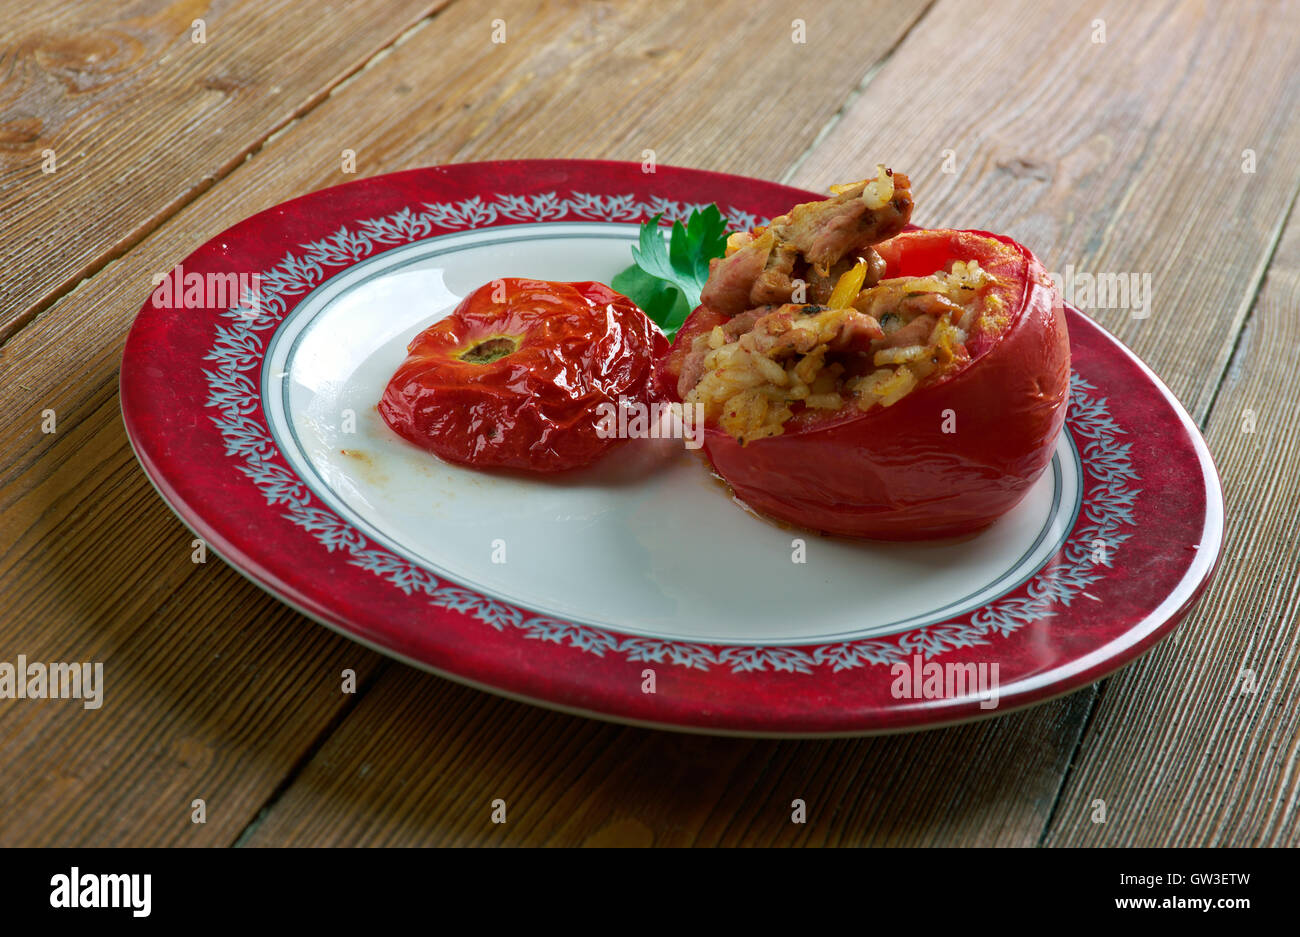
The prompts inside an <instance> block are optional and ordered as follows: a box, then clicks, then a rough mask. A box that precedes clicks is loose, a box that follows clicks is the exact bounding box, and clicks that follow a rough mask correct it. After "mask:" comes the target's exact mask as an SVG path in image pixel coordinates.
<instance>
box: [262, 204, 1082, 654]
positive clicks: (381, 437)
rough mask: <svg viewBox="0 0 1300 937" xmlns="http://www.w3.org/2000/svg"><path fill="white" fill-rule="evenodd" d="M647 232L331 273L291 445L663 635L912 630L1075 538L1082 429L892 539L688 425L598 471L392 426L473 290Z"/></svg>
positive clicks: (606, 260)
mask: <svg viewBox="0 0 1300 937" xmlns="http://www.w3.org/2000/svg"><path fill="white" fill-rule="evenodd" d="M636 235H637V226H636V225H621V224H606V223H554V224H525V225H511V226H502V227H493V228H486V229H482V230H478V231H469V232H465V233H463V234H452V235H445V236H442V237H437V238H431V239H427V240H424V241H420V242H417V243H414V244H411V245H408V246H405V247H401V248H396V249H394V250H391V251H387V252H385V253H383V254H379V255H376V256H374V257H371V258H369V259H368V260H366V261H363V262H362V263H360V264H357V265H355V266H353V267H351V268H349V269H347V270H346V271H344V272H343V273H341V274H339V275H337V276H335V277H333V278H331V279H330V280H328V281H326V282H325V283H324V284H323V285H322V286H320V287H319V288H318V289H316V290H315V291H314V292H313V293H312V294H311V295H310V296H308V297H307V298H306V299H305V300H304V301H303V302H302V303H301V304H299V305H298V306H297V307H296V308H295V309H294V310H293V311H292V312H291V313H290V315H289V316H288V318H287V319H286V321H285V322H284V323H282V324H281V326H280V327H279V328H278V329H277V331H276V333H275V336H274V337H273V339H272V343H271V347H270V348H269V349H268V353H267V356H266V363H265V367H264V370H263V405H264V407H265V409H266V413H267V417H268V422H269V424H270V426H271V429H272V432H273V433H274V435H275V437H276V441H277V443H278V444H279V446H280V448H281V451H282V452H283V453H284V455H285V457H286V458H287V459H288V460H289V462H290V463H291V464H292V465H293V466H294V468H295V469H296V470H297V471H298V473H299V474H300V475H301V476H302V477H303V479H304V480H305V481H306V482H307V483H308V484H309V485H310V486H311V488H312V489H313V491H314V493H315V494H316V496H317V497H318V498H319V499H320V501H321V502H323V504H324V505H325V506H328V507H329V508H331V509H332V510H334V511H335V512H336V513H338V514H339V515H340V516H341V517H343V518H345V519H347V520H348V521H350V522H351V523H353V524H354V525H355V526H356V527H357V528H358V529H359V530H360V531H361V532H362V533H363V534H364V535H365V536H366V537H367V539H369V540H371V541H372V542H374V543H376V544H379V545H382V546H385V547H388V548H389V549H391V550H393V551H395V552H397V553H399V554H401V555H403V556H405V557H407V558H408V559H410V560H412V561H413V562H416V563H418V564H420V565H422V566H424V567H425V568H427V569H429V570H430V571H431V572H433V573H434V574H435V575H438V576H440V577H443V578H446V579H449V580H452V581H454V582H456V583H459V584H461V585H464V586H468V587H470V588H473V589H475V590H477V591H479V592H482V593H484V594H485V595H490V596H493V597H495V598H500V599H504V600H506V601H509V602H512V603H514V604H517V605H521V606H524V607H525V608H529V609H532V610H535V611H537V612H540V613H543V614H546V615H551V616H554V617H557V618H563V619H567V620H571V621H575V622H580V623H583V624H588V625H594V626H597V627H602V628H609V629H612V630H616V631H621V632H624V633H628V634H640V635H648V636H652V637H656V638H660V639H664V640H681V641H692V642H702V643H712V644H740V645H762V644H812V643H818V644H820V643H827V642H833V641H839V640H845V641H848V640H854V639H859V638H865V637H873V636H880V635H885V634H892V633H896V632H900V631H906V630H910V629H912V628H915V627H918V626H920V625H924V624H928V623H933V622H941V621H945V620H948V619H950V618H954V617H957V616H959V615H961V614H962V613H964V612H968V611H970V610H972V609H975V608H978V607H980V606H981V605H983V604H985V603H986V602H988V601H991V600H992V599H994V598H996V597H997V596H999V595H1002V594H1004V593H1006V592H1007V591H1009V590H1011V589H1012V588H1014V587H1015V586H1017V585H1019V584H1020V583H1021V582H1023V581H1024V580H1025V579H1027V578H1028V577H1029V576H1031V575H1033V573H1034V572H1036V571H1037V570H1038V569H1039V568H1040V567H1041V566H1042V565H1043V563H1044V562H1045V561H1046V560H1047V558H1049V557H1050V556H1051V555H1052V554H1053V553H1055V551H1056V550H1057V549H1058V548H1059V546H1060V544H1061V543H1062V542H1063V541H1064V539H1065V537H1066V535H1067V534H1068V532H1069V529H1070V527H1071V526H1072V525H1073V522H1074V517H1075V513H1076V511H1077V508H1078V505H1079V501H1080V485H1079V469H1078V457H1077V454H1076V453H1075V452H1074V450H1073V446H1072V444H1071V443H1070V442H1069V441H1068V436H1069V434H1068V433H1063V434H1062V439H1061V443H1060V444H1059V445H1058V448H1057V453H1056V458H1055V459H1054V461H1053V465H1052V467H1051V469H1049V471H1047V472H1045V473H1044V475H1043V477H1042V478H1040V479H1039V481H1038V482H1037V484H1035V486H1034V487H1033V489H1032V490H1031V491H1030V493H1029V495H1028V496H1027V497H1026V499H1025V500H1024V501H1023V502H1022V503H1021V504H1020V505H1019V506H1018V507H1017V508H1016V509H1015V510H1014V511H1012V512H1011V513H1009V514H1008V515H1006V516H1005V517H1003V518H1002V519H1001V520H999V521H998V522H997V523H996V524H994V525H993V527H991V528H990V529H988V530H986V531H984V532H983V533H980V534H978V535H976V536H973V537H970V538H966V539H964V540H961V541H947V542H937V543H914V544H885V543H853V542H849V541H843V540H836V539H827V538H822V537H818V536H816V535H814V534H801V533H799V532H796V531H790V530H786V529H783V528H780V527H778V526H776V525H774V524H770V523H767V522H765V521H762V520H759V519H757V518H755V517H753V516H752V515H750V514H748V513H747V512H745V511H743V510H741V509H740V508H739V507H738V506H737V505H736V504H735V503H733V502H732V501H731V500H730V498H729V497H728V495H727V494H726V491H725V489H724V488H723V487H722V486H721V485H719V484H718V483H717V482H716V481H714V480H713V479H712V477H711V475H710V473H709V472H708V471H707V469H706V468H705V466H704V465H703V464H702V463H701V461H700V460H699V457H698V456H696V455H694V454H691V453H688V452H687V451H686V449H685V448H684V446H683V445H682V443H681V441H680V440H632V441H630V442H628V443H626V444H624V445H622V446H621V447H619V448H617V449H616V450H615V451H614V452H613V453H612V454H611V455H609V456H607V457H606V458H605V459H603V460H601V461H600V462H598V463H597V464H596V465H595V466H593V467H592V468H590V469H585V470H582V471H579V472H574V473H566V474H565V475H562V476H557V477H550V478H545V477H538V478H536V479H532V478H518V477H513V476H512V477H505V476H502V475H498V474H489V473H484V472H478V471H475V470H473V469H467V468H462V467H459V466H454V465H450V464H447V463H444V462H441V461H439V460H438V459H437V458H436V457H434V456H432V455H430V454H428V453H426V452H424V451H423V450H421V449H418V448H417V447H415V446H413V445H411V444H409V443H407V442H406V441H405V440H403V439H401V438H400V437H398V436H397V435H396V434H394V433H393V432H391V431H390V430H389V429H388V427H387V426H385V425H384V423H383V421H382V420H381V419H380V418H379V415H378V413H377V412H376V411H375V404H376V402H377V401H378V400H379V397H380V395H381V394H382V393H383V389H384V387H385V385H386V384H387V382H388V379H389V378H390V377H391V376H392V374H393V372H394V371H395V370H396V369H397V367H398V365H399V364H401V362H402V361H403V359H404V358H405V349H406V345H407V343H408V342H409V341H410V340H411V338H412V337H413V336H414V335H415V334H416V333H417V332H419V331H420V330H421V329H423V328H425V327H426V326H428V325H429V324H430V323H431V322H432V321H434V320H436V319H437V318H439V317H441V316H442V315H445V314H446V313H447V312H449V311H450V310H451V309H452V308H453V307H454V306H455V304H456V303H457V302H459V301H460V299H462V298H463V297H464V296H465V295H467V294H468V293H470V292H472V291H473V290H474V289H476V288H478V287H479V286H481V285H482V284H484V283H486V282H488V281H490V280H493V279H496V278H499V277H534V278H538V279H546V280H598V281H602V282H606V283H607V282H609V280H610V278H611V277H613V276H614V274H616V273H617V272H618V271H620V270H622V269H623V268H624V267H626V266H627V265H628V264H629V263H630V262H631V255H630V253H629V246H630V245H631V244H633V243H635V241H636ZM797 541H802V543H803V546H802V548H801V547H800V545H799V543H798V542H797ZM799 559H802V560H803V561H802V562H798V560H799Z"/></svg>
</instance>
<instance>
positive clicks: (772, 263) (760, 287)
mask: <svg viewBox="0 0 1300 937" xmlns="http://www.w3.org/2000/svg"><path fill="white" fill-rule="evenodd" d="M798 260H799V254H798V252H797V251H795V250H794V249H793V248H791V247H787V246H785V245H784V244H782V245H780V246H778V247H775V248H773V250H772V253H770V254H768V255H767V264H766V266H765V267H764V268H763V272H762V273H760V274H759V275H758V278H757V279H755V280H754V285H753V287H751V288H750V291H749V300H750V305H765V304H768V303H788V302H789V301H790V299H791V298H792V297H793V295H794V289H795V286H794V283H793V282H792V279H793V277H794V267H795V263H796V262H797V261H798Z"/></svg>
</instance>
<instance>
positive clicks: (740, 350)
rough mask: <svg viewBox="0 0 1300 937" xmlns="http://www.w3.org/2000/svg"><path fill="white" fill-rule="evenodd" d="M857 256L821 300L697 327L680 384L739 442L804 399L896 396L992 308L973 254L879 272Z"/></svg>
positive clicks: (946, 362)
mask: <svg viewBox="0 0 1300 937" xmlns="http://www.w3.org/2000/svg"><path fill="white" fill-rule="evenodd" d="M868 267H869V262H868V260H866V259H863V260H860V261H859V262H858V263H857V264H856V265H855V266H853V267H852V268H850V269H849V270H847V271H845V272H844V273H842V274H841V275H840V276H839V278H838V279H837V281H836V284H835V288H834V290H833V291H832V294H831V297H830V302H829V303H828V304H826V305H819V304H811V303H783V304H780V305H775V304H772V305H767V306H762V307H759V308H756V309H752V310H748V311H746V312H742V313H740V314H739V315H736V316H734V317H733V318H732V319H730V320H728V321H727V322H726V323H725V324H723V325H719V326H717V327H715V328H714V329H713V330H712V331H711V332H710V333H707V334H704V335H699V336H696V338H695V339H694V341H693V343H692V345H691V349H690V353H689V354H688V355H687V357H686V360H685V362H684V366H683V369H682V372H681V377H680V381H679V384H678V391H679V393H680V394H681V396H682V399H683V400H685V401H686V402H687V403H702V404H703V405H704V408H705V415H706V418H709V419H712V420H716V421H717V422H718V424H719V425H720V426H721V427H722V429H723V430H724V431H725V432H727V433H729V434H730V435H731V436H733V437H735V438H736V439H737V440H739V441H740V443H741V444H742V445H744V444H747V443H749V442H752V441H753V440H755V439H763V438H766V437H770V436H778V435H780V434H781V433H782V432H783V431H784V429H783V428H784V426H785V424H786V423H787V422H788V421H789V420H790V419H792V418H793V417H794V416H795V414H796V413H799V412H801V411H803V410H826V411H834V410H839V409H840V408H841V407H843V406H844V405H845V403H846V402H848V401H853V402H854V403H855V404H856V406H857V407H858V409H860V410H863V411H867V410H870V409H871V408H872V407H876V406H880V407H889V406H893V405H894V404H895V403H897V402H898V401H899V400H902V399H903V398H904V397H906V396H907V395H908V394H909V393H911V392H912V391H914V390H916V389H917V388H918V387H922V386H925V385H926V384H928V383H933V382H935V381H937V380H939V379H941V378H942V377H944V376H945V375H948V374H950V373H952V372H953V371H955V370H957V369H959V368H961V367H962V366H963V365H964V364H965V363H966V362H968V361H969V360H970V357H969V354H968V352H967V350H966V341H967V339H968V338H969V336H970V334H971V330H972V329H973V327H974V326H975V324H976V323H977V322H978V321H979V319H980V317H981V316H982V315H984V314H985V313H994V314H996V313H997V312H999V311H1000V301H999V300H998V298H997V297H996V296H994V295H991V294H990V292H989V291H988V290H987V287H988V286H989V284H991V283H993V277H991V276H990V275H989V274H988V273H987V272H986V271H984V270H983V269H981V268H980V266H979V264H978V263H977V262H975V261H954V262H952V263H951V264H949V265H948V267H947V269H945V270H940V271H936V272H935V273H933V274H931V275H929V276H925V277H896V278H893V279H887V280H879V281H878V282H876V281H875V280H874V279H873V278H871V277H869V275H868V274H869V269H868Z"/></svg>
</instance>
